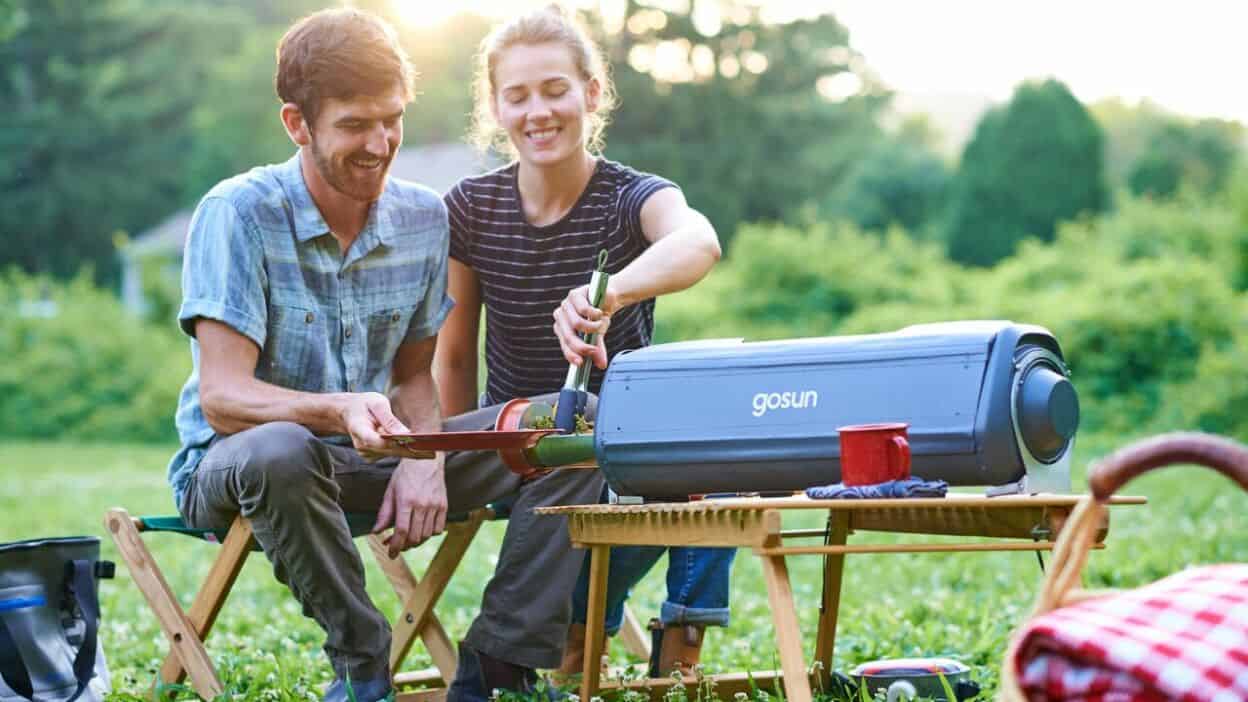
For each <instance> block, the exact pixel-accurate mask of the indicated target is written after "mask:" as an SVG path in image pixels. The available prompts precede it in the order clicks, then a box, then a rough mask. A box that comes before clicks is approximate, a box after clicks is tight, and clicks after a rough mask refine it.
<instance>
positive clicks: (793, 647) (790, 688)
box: [582, 556, 811, 702]
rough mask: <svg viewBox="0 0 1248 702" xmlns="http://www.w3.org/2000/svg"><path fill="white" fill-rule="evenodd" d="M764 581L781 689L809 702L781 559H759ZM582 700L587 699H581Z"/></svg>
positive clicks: (807, 680) (792, 697) (793, 608)
mask: <svg viewBox="0 0 1248 702" xmlns="http://www.w3.org/2000/svg"><path fill="white" fill-rule="evenodd" d="M760 558H761V559H762V561H763V574H764V575H765V576H766V578H767V598H768V599H769V600H770V602H771V616H772V619H773V620H774V621H775V626H776V645H777V648H779V649H780V670H781V671H782V672H783V673H784V689H785V692H786V693H787V696H788V699H789V700H792V702H810V700H811V694H810V678H809V677H807V674H806V664H805V663H803V661H802V635H801V632H800V631H799V630H798V627H797V606H796V605H795V604H794V602H793V587H792V585H791V584H790V583H789V570H788V567H787V566H786V565H785V563H784V556H760ZM582 699H586V698H584V697H582Z"/></svg>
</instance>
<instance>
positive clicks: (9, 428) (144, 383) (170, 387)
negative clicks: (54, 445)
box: [0, 270, 190, 441]
mask: <svg viewBox="0 0 1248 702" xmlns="http://www.w3.org/2000/svg"><path fill="white" fill-rule="evenodd" d="M0 309H4V310H5V314H3V315H0V358H3V359H5V360H4V363H3V365H0V435H3V436H6V437H11V438H47V437H64V438H72V439H83V440H109V441H113V440H125V441H168V440H171V439H173V438H174V437H175V436H176V434H175V432H174V427H173V414H174V410H175V409H176V407H177V396H178V391H179V390H180V389H181V387H182V384H183V383H184V382H186V378H187V375H188V373H189V372H190V354H188V353H187V350H186V342H185V341H183V340H182V339H180V338H179V337H178V334H177V332H176V330H175V329H174V328H173V325H172V324H169V325H167V327H166V326H160V327H157V326H154V325H151V324H147V323H144V322H143V321H142V320H140V319H138V318H137V317H134V316H132V315H131V314H130V313H128V312H127V311H126V310H125V309H124V308H123V307H122V306H121V303H120V302H119V301H118V300H117V298H116V297H115V296H113V295H112V294H110V293H109V292H107V291H104V290H101V289H99V288H96V287H95V286H94V285H93V284H92V283H91V280H90V276H89V274H86V273H84V274H80V275H79V276H78V277H77V278H75V279H73V280H71V281H69V282H67V283H63V282H55V281H53V280H51V279H50V278H46V277H34V276H29V275H25V274H23V273H20V272H17V271H16V270H14V271H11V272H10V273H8V274H7V275H5V276H0Z"/></svg>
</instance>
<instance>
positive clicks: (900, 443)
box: [888, 436, 910, 478]
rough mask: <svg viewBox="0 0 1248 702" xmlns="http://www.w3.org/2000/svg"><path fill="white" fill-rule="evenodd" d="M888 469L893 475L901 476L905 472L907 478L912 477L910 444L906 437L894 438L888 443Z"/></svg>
mask: <svg viewBox="0 0 1248 702" xmlns="http://www.w3.org/2000/svg"><path fill="white" fill-rule="evenodd" d="M894 457H896V458H895V459H894ZM894 461H895V462H894ZM888 467H889V472H891V473H892V474H893V475H900V474H901V473H903V472H904V473H905V474H906V475H905V477H907V478H908V477H910V442H909V441H907V440H906V437H904V436H894V437H893V438H892V440H891V441H889V442H888ZM903 468H904V469H905V470H904V471H903V470H902V469H903Z"/></svg>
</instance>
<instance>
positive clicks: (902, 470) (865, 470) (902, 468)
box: [836, 422, 910, 485]
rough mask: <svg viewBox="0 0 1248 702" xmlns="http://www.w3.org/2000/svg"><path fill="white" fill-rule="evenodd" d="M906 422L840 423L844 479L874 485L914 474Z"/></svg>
mask: <svg viewBox="0 0 1248 702" xmlns="http://www.w3.org/2000/svg"><path fill="white" fill-rule="evenodd" d="M909 426H910V425H909V424H906V423H904V422H891V423H886V424H854V425H851V426H847V427H838V428H837V430H836V431H837V432H839V433H840V435H841V482H842V483H844V484H845V485H874V484H876V483H883V482H887V481H889V480H904V479H906V478H909V477H910V442H909V440H907V439H906V428H907V427H909Z"/></svg>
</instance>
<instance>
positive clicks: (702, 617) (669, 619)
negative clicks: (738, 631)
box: [659, 602, 728, 626]
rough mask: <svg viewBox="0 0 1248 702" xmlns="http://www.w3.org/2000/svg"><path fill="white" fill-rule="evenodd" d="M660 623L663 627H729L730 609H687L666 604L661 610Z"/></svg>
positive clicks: (674, 604)
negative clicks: (681, 625) (678, 625)
mask: <svg viewBox="0 0 1248 702" xmlns="http://www.w3.org/2000/svg"><path fill="white" fill-rule="evenodd" d="M659 621H660V622H662V623H663V626H673V625H677V624H702V625H704V626H728V608H727V607H686V606H684V605H681V604H676V603H675V602H664V603H663V606H662V607H661V608H659Z"/></svg>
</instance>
